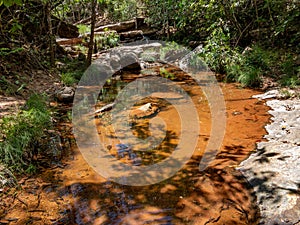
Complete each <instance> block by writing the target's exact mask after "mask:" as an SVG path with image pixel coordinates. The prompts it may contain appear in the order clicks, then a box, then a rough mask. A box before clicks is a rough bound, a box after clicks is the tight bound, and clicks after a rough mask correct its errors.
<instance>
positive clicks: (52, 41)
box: [46, 3, 55, 67]
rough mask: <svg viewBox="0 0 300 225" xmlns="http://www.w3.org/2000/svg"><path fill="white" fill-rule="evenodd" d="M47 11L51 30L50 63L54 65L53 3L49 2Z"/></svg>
mask: <svg viewBox="0 0 300 225" xmlns="http://www.w3.org/2000/svg"><path fill="white" fill-rule="evenodd" d="M46 12H47V23H48V32H49V51H50V65H51V67H54V65H55V49H54V41H55V40H54V37H53V31H52V21H51V4H50V3H47V5H46Z"/></svg>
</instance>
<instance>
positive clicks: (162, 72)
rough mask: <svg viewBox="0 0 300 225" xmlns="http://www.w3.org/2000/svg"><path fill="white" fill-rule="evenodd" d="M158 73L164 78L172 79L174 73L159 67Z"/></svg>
mask: <svg viewBox="0 0 300 225" xmlns="http://www.w3.org/2000/svg"><path fill="white" fill-rule="evenodd" d="M159 74H160V75H161V76H162V77H164V78H166V79H171V80H174V79H175V77H176V76H175V74H173V73H170V72H169V71H167V70H166V69H165V68H160V69H159Z"/></svg>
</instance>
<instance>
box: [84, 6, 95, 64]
mask: <svg viewBox="0 0 300 225" xmlns="http://www.w3.org/2000/svg"><path fill="white" fill-rule="evenodd" d="M91 1H92V18H91V35H90V42H89V51H88V55H87V59H86V67H89V66H90V65H91V63H92V55H93V49H94V34H95V23H96V6H97V0H91Z"/></svg>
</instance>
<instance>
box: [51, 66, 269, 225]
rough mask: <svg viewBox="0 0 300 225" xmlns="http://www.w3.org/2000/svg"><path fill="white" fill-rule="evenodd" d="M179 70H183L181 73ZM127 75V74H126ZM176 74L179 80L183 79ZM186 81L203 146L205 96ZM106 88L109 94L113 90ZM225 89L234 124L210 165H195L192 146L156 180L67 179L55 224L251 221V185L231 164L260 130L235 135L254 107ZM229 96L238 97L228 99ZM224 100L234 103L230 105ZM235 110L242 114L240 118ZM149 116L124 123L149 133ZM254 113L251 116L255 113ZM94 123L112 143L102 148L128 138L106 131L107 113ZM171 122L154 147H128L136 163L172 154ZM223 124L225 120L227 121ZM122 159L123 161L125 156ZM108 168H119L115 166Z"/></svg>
mask: <svg viewBox="0 0 300 225" xmlns="http://www.w3.org/2000/svg"><path fill="white" fill-rule="evenodd" d="M171 69H172V68H171ZM174 71H175V70H174ZM177 72H178V71H177ZM178 73H179V72H178ZM181 75H182V76H183V74H181ZM133 76H135V75H133ZM127 80H130V79H128V78H127ZM178 80H179V81H180V82H182V81H183V80H184V79H178ZM188 81H189V82H187V83H188V85H187V83H184V84H183V88H184V89H185V91H187V92H188V93H189V95H190V96H192V97H193V98H195V99H196V100H194V99H193V101H195V102H197V104H196V105H198V109H197V110H198V111H199V112H200V114H201V113H202V114H201V115H202V117H203V118H202V119H203V120H201V121H200V123H203V124H202V131H201V133H200V135H199V142H201V143H200V144H199V143H198V145H197V149H198V148H199V149H204V148H205V145H206V143H207V141H208V139H209V132H210V128H209V127H210V121H209V110H208V109H207V105H206V106H204V105H205V104H204V105H203V103H205V101H201V102H200V101H199V99H202V98H203V93H200V92H199V91H198V92H197V90H196V85H195V82H192V81H191V80H188ZM184 85H186V86H184ZM193 85H194V86H193ZM230 88H231V89H233V88H232V87H229V89H226V91H227V92H228V91H230V90H231V89H230ZM234 88H235V87H234ZM107 90H109V89H107ZM107 92H108V91H107ZM111 92H112V93H114V94H115V92H114V91H111ZM227 95H229V96H230V97H227V99H228V98H229V101H230V103H229V106H228V109H227V110H228V118H229V119H231V120H230V121H231V123H233V124H235V126H234V129H232V130H230V129H229V130H228V134H227V135H228V136H227V137H226V136H225V140H227V142H226V141H225V142H224V146H223V148H222V149H221V150H220V151H219V153H218V155H217V157H216V159H215V161H214V162H213V163H212V165H211V166H210V167H208V168H207V169H206V170H204V171H199V162H200V160H201V152H200V151H199V152H198V150H196V152H195V153H194V155H193V157H192V158H191V159H189V160H188V162H187V163H186V165H185V166H184V167H183V168H182V169H181V170H179V171H178V172H177V173H176V174H175V175H174V176H172V177H171V178H169V179H167V180H164V181H162V182H160V183H158V184H153V185H149V186H140V187H134V186H125V185H121V184H118V183H115V182H111V181H107V180H103V179H102V180H103V181H97V180H93V181H90V180H88V181H81V182H80V181H78V182H76V181H71V182H70V183H69V184H68V185H66V186H65V187H63V188H62V189H61V190H60V197H61V198H64V199H70V207H69V209H68V210H66V211H65V212H64V213H63V214H62V218H61V219H60V220H59V221H57V222H56V223H55V224H107V225H108V224H112V225H113V224H128V225H132V224H197V225H201V224H219V225H221V224H226V225H227V224H232V225H234V224H237V225H240V224H257V220H258V218H259V211H258V208H257V206H256V204H255V202H256V199H255V197H254V195H253V190H252V187H251V186H250V185H249V183H248V182H247V181H246V180H245V179H244V177H243V176H242V174H241V173H240V172H239V171H237V170H235V169H234V165H237V164H238V163H239V162H240V161H241V160H243V159H244V158H246V157H247V155H248V154H249V151H251V150H252V149H253V148H251V146H252V145H253V143H254V142H255V141H256V140H257V138H260V136H261V133H262V132H261V131H260V132H259V133H257V135H256V136H255V135H254V136H253V137H252V139H254V141H253V140H250V141H249V139H247V138H245V139H243V137H241V135H242V132H241V131H242V130H243V129H245V123H246V122H245V121H248V123H250V122H252V120H251V118H250V120H249V115H248V114H247V113H250V115H251V116H252V115H253V113H254V112H256V111H257V110H256V108H251V105H250V104H248V101H249V102H251V101H253V99H251V98H250V96H251V95H249V94H248V95H247V96H241V94H240V93H239V91H237V93H234V95H235V96H234V97H232V95H233V94H232V93H229V94H228V93H227ZM114 97H115V96H114ZM114 97H113V98H111V99H110V100H112V99H114ZM199 97H200V98H199ZM235 98H238V99H240V100H238V101H234V100H233V99H235ZM101 100H103V99H101ZM143 101H145V99H143ZM147 101H153V99H150V100H149V99H146V103H147ZM240 101H242V102H244V105H243V104H240ZM108 102H109V101H108ZM199 102H200V103H199ZM105 103H107V102H105ZM156 103H157V101H156ZM198 103H199V104H198ZM141 104H142V103H141ZM206 104H207V103H206ZM230 104H237V105H235V106H231V105H230ZM251 104H252V103H251ZM230 107H232V108H234V110H236V109H237V108H238V107H244V108H241V109H239V110H240V111H243V112H244V114H239V113H235V111H232V109H231V108H230ZM161 108H163V110H162V112H159V113H158V115H159V116H164V118H167V119H168V118H170V117H171V119H172V116H174V114H173V112H172V109H171V108H169V107H168V106H166V105H164V107H161ZM156 115H157V114H155V116H156ZM238 116H242V118H239V117H238ZM262 116H265V115H262ZM233 117H234V118H233ZM104 118H106V121H105V122H103V120H104ZM150 119H151V116H150V118H143V119H142V120H137V121H135V122H134V123H132V124H131V128H130V129H131V132H132V134H133V135H134V136H136V137H138V138H140V139H146V138H148V137H149V136H151V131H150V129H149V123H150ZM255 119H257V118H256V117H255ZM171 121H172V120H171ZM173 121H174V119H173ZM239 121H242V122H240V123H241V126H242V128H241V129H239V127H238V126H240V125H239V124H238V123H239ZM263 122H264V120H263ZM263 122H262V123H263ZM236 123H237V125H236ZM97 124H98V133H99V134H100V135H101V134H102V135H103V138H104V139H106V140H109V141H107V143H113V144H110V145H108V146H109V149H108V151H109V152H110V154H111V155H113V156H115V157H117V150H116V149H115V145H116V144H117V143H118V142H114V141H115V140H121V141H122V142H124V143H126V142H129V140H127V136H126V135H125V136H121V137H117V136H116V135H115V134H114V133H111V132H106V131H105V130H107V129H109V126H110V125H111V122H110V118H109V116H107V115H105V114H102V115H101V116H100V121H99V122H97ZM174 124H175V123H174V122H173V123H172V124H171V125H169V124H167V127H168V129H167V131H166V136H165V138H164V139H163V141H162V142H161V143H160V144H159V145H158V146H157V147H156V148H155V149H154V150H152V151H145V149H147V147H145V149H144V150H143V151H139V150H137V149H135V150H134V152H135V153H137V155H138V157H140V158H141V159H142V163H141V166H145V165H151V164H155V163H157V162H160V161H162V160H164V159H165V158H167V157H168V156H170V154H172V152H173V149H174V148H175V147H176V146H177V145H178V141H179V139H180V132H178V128H177V127H176V126H175V125H177V124H175V125H174ZM179 125H180V124H179ZM229 125H231V124H230V123H229ZM99 126H100V128H99ZM101 127H102V128H101ZM159 129H162V128H159ZM235 129H237V131H236V130H235ZM251 132H252V131H251ZM104 139H102V140H104ZM249 142H250V144H249ZM245 143H246V144H245ZM138 149H143V147H141V146H140V147H139V148H138ZM122 160H123V159H121V161H122ZM122 162H123V163H126V160H123V161H122ZM179 163H180V162H178V161H176V159H173V160H172V161H171V164H170V165H169V166H171V167H172V164H173V165H174V167H176V166H177V165H178V164H179ZM114 169H115V170H118V169H121V168H117V167H115V168H114ZM160 175H161V174H160V173H159V171H158V172H157V173H156V174H155V173H151V174H150V173H149V174H143V176H135V179H141V180H136V182H139V181H140V182H141V183H144V180H145V179H146V180H147V179H149V180H152V179H155V176H157V177H160Z"/></svg>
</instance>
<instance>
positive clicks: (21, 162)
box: [0, 94, 51, 172]
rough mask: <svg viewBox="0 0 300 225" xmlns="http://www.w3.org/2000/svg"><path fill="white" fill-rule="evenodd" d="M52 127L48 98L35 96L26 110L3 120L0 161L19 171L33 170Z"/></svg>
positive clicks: (30, 99)
mask: <svg viewBox="0 0 300 225" xmlns="http://www.w3.org/2000/svg"><path fill="white" fill-rule="evenodd" d="M50 124H51V116H50V112H49V110H48V109H47V104H46V101H45V97H43V96H41V95H37V94H34V95H32V96H31V97H30V98H29V100H28V101H27V103H26V105H25V107H24V109H23V110H21V111H20V112H19V113H18V114H16V115H10V116H6V117H4V118H2V119H1V121H0V128H1V131H0V162H1V163H3V164H4V165H5V166H7V167H8V168H11V169H12V170H13V171H17V172H23V171H26V170H27V169H30V168H32V164H31V163H32V161H33V155H34V154H36V152H37V151H38V142H39V140H40V138H41V137H42V136H43V135H44V131H45V129H46V128H47V127H48V126H50Z"/></svg>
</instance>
